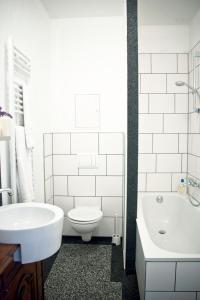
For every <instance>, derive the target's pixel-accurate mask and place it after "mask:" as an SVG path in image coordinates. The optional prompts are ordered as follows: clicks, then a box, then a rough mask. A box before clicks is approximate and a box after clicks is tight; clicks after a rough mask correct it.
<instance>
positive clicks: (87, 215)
mask: <svg viewBox="0 0 200 300" xmlns="http://www.w3.org/2000/svg"><path fill="white" fill-rule="evenodd" d="M67 217H68V220H69V222H70V224H71V226H72V228H73V229H74V230H76V231H77V232H78V233H80V235H81V237H82V240H83V241H84V242H89V241H90V240H91V238H92V232H93V231H94V229H95V228H97V227H98V225H99V222H100V220H101V219H102V217H103V213H102V211H101V210H100V209H99V208H98V207H89V206H84V207H81V206H80V207H77V208H73V209H71V210H70V211H69V212H68V214H67Z"/></svg>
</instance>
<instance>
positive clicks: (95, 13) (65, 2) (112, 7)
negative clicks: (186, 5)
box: [41, 0, 189, 18]
mask: <svg viewBox="0 0 200 300" xmlns="http://www.w3.org/2000/svg"><path fill="white" fill-rule="evenodd" d="M41 1H42V3H43V4H44V6H45V8H46V9H47V11H48V14H49V16H50V17H51V18H73V17H106V16H122V15H123V3H124V0H41ZM188 1H189V0H188Z"/></svg>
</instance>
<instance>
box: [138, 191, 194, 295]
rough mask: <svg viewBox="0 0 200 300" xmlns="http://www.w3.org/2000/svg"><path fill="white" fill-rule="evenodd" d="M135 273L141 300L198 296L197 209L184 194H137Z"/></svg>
mask: <svg viewBox="0 0 200 300" xmlns="http://www.w3.org/2000/svg"><path fill="white" fill-rule="evenodd" d="M158 195H162V196H163V202H162V203H158V202H157V201H156V197H157V196H158ZM136 272H137V277H138V285H139V290H140V298H141V300H143V299H145V300H171V299H173V300H196V299H200V208H197V207H194V206H192V205H191V203H190V202H189V200H188V199H187V197H182V196H180V195H178V194H177V193H145V194H141V195H140V196H139V199H138V217H137V250H136Z"/></svg>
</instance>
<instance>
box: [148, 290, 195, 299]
mask: <svg viewBox="0 0 200 300" xmlns="http://www.w3.org/2000/svg"><path fill="white" fill-rule="evenodd" d="M161 299H162V300H196V293H194V292H189V293H185V292H146V296H145V300H161Z"/></svg>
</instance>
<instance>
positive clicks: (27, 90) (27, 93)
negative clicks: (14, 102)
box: [23, 84, 34, 150]
mask: <svg viewBox="0 0 200 300" xmlns="http://www.w3.org/2000/svg"><path fill="white" fill-rule="evenodd" d="M31 95H32V92H31V85H30V84H28V85H26V84H24V85H23V101H24V129H25V137H26V147H27V148H28V149H30V150H31V149H33V148H34V142H33V138H32V130H31V118H30V102H31Z"/></svg>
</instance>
